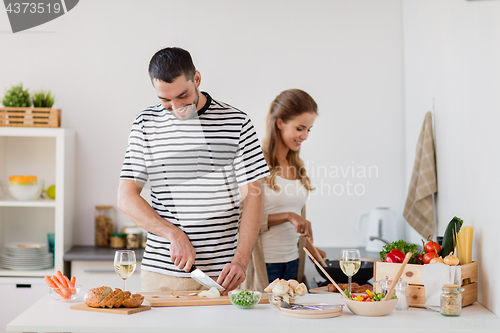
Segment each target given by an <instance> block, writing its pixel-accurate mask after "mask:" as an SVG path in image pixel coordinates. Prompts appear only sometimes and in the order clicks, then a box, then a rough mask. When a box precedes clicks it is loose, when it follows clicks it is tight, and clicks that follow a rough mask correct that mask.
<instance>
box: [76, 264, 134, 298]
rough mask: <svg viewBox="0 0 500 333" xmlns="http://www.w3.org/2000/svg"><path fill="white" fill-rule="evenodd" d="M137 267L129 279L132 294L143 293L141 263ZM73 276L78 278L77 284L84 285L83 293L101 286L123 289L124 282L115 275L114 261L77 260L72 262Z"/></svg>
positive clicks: (128, 284) (128, 287)
mask: <svg viewBox="0 0 500 333" xmlns="http://www.w3.org/2000/svg"><path fill="white" fill-rule="evenodd" d="M136 267H137V269H136V270H135V272H134V274H132V276H131V277H129V278H128V279H127V290H129V291H131V292H139V291H142V284H141V262H140V261H138V262H137V266H136ZM71 275H72V276H76V279H77V280H76V284H81V285H82V291H83V292H85V291H87V290H89V289H91V288H97V287H101V286H108V287H111V288H120V289H123V280H122V279H121V278H120V277H119V276H118V275H117V274H116V273H115V271H114V268H113V261H92V260H90V261H83V260H81V261H80V260H75V261H72V262H71Z"/></svg>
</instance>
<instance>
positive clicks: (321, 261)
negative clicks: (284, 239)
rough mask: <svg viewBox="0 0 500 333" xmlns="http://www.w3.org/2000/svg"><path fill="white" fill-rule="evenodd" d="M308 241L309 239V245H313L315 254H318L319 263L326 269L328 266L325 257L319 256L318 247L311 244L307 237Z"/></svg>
mask: <svg viewBox="0 0 500 333" xmlns="http://www.w3.org/2000/svg"><path fill="white" fill-rule="evenodd" d="M306 239H307V242H308V243H309V244H311V247H312V248H313V250H314V254H316V257H317V258H319V262H320V263H321V265H323V267H326V266H327V265H326V262H325V260H324V259H323V257H322V256H321V254H319V252H318V249H317V248H316V246H314V244H313V243H312V242H311V240H310V239H309V237H306Z"/></svg>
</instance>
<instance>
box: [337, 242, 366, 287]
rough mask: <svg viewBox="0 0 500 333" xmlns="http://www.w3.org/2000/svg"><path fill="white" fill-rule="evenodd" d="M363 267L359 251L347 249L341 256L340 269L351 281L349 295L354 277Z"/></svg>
mask: <svg viewBox="0 0 500 333" xmlns="http://www.w3.org/2000/svg"><path fill="white" fill-rule="evenodd" d="M360 267H361V255H360V253H359V250H355V249H346V250H342V253H341V254H340V269H342V272H344V274H345V275H347V279H348V281H349V294H350V293H351V282H352V276H353V275H354V274H356V273H357V272H358V271H359V268H360Z"/></svg>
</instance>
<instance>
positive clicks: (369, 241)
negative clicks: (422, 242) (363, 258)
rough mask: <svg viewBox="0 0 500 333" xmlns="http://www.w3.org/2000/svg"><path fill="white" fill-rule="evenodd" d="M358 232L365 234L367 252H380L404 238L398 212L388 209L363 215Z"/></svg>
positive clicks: (377, 209)
mask: <svg viewBox="0 0 500 333" xmlns="http://www.w3.org/2000/svg"><path fill="white" fill-rule="evenodd" d="M366 220H367V223H363V222H364V221H366ZM358 230H359V231H360V232H362V233H364V234H365V239H366V246H365V250H366V251H367V252H380V251H381V250H382V247H383V246H384V245H386V244H389V243H391V242H394V241H397V240H399V239H401V238H402V237H401V231H400V230H401V228H400V226H399V223H398V218H397V215H396V212H395V211H393V210H391V209H389V208H387V207H379V208H375V209H373V210H371V211H370V212H368V213H363V214H361V216H360V217H359V221H358Z"/></svg>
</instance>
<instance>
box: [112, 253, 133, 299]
mask: <svg viewBox="0 0 500 333" xmlns="http://www.w3.org/2000/svg"><path fill="white" fill-rule="evenodd" d="M114 264H115V272H116V274H118V276H119V277H121V278H122V279H123V291H126V290H127V289H125V288H126V285H125V282H126V280H127V279H128V278H129V277H130V276H131V275H132V274H134V271H135V265H136V261H135V252H134V251H132V250H119V251H116V253H115V263H114Z"/></svg>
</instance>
